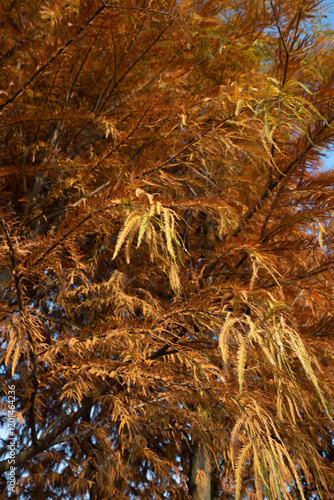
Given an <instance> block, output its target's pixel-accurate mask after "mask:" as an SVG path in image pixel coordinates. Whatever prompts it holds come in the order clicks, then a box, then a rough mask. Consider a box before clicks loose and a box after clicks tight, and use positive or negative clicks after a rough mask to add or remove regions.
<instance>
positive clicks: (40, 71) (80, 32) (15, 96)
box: [0, 4, 106, 111]
mask: <svg viewBox="0 0 334 500" xmlns="http://www.w3.org/2000/svg"><path fill="white" fill-rule="evenodd" d="M105 8H106V5H105V4H102V5H101V7H99V8H98V9H97V10H96V11H95V12H94V14H93V15H92V16H91V17H90V18H89V20H88V21H87V22H86V24H85V25H84V26H81V28H79V29H78V31H77V33H76V34H75V35H74V37H73V38H69V39H68V40H67V42H66V43H65V44H64V45H63V46H62V47H60V48H59V49H58V50H57V52H56V53H55V54H54V55H53V56H51V57H49V59H48V60H47V61H46V62H45V63H44V64H42V65H41V66H40V67H39V68H38V69H37V70H36V71H35V73H33V74H32V75H31V77H30V78H29V79H28V80H26V81H25V82H24V84H23V85H21V87H20V88H19V89H18V90H17V91H16V92H14V94H13V95H12V96H11V97H10V98H9V99H7V100H6V101H5V102H3V103H2V104H0V111H1V110H2V109H4V108H5V107H6V106H8V105H9V104H11V103H12V102H14V101H15V99H16V98H17V97H18V96H19V95H21V94H22V92H23V91H24V90H25V89H26V88H27V87H29V85H30V84H31V83H32V82H33V81H34V80H35V79H36V78H37V77H38V76H39V75H40V74H42V73H43V72H44V71H45V70H46V69H47V68H48V66H50V64H52V63H53V62H54V61H55V60H56V59H57V58H58V57H59V56H60V55H61V54H63V53H64V52H65V51H66V50H67V49H68V47H69V46H70V45H72V43H73V42H74V41H75V40H76V39H77V38H78V37H79V36H81V35H82V33H83V32H84V31H85V29H86V28H88V26H89V25H90V24H91V23H92V22H93V21H94V19H95V18H96V17H97V16H98V15H99V14H100V13H101V12H102V11H103V10H104V9H105Z"/></svg>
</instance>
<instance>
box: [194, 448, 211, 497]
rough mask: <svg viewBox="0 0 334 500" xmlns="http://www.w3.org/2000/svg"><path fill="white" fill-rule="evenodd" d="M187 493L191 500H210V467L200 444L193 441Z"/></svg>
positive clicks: (207, 457) (206, 455)
mask: <svg viewBox="0 0 334 500" xmlns="http://www.w3.org/2000/svg"><path fill="white" fill-rule="evenodd" d="M189 493H190V495H191V498H192V499H193V500H211V466H210V459H209V456H208V454H207V453H206V451H205V448H204V447H203V445H202V443H201V442H200V441H198V440H195V441H194V443H193V445H192V455H191V460H190V471H189Z"/></svg>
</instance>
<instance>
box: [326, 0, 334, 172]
mask: <svg viewBox="0 0 334 500" xmlns="http://www.w3.org/2000/svg"><path fill="white" fill-rule="evenodd" d="M328 5H329V7H328V9H327V12H326V15H327V19H324V24H330V25H331V27H332V28H333V30H334V2H329V4H328ZM333 38H334V35H333ZM324 168H325V169H326V170H327V169H332V168H334V151H332V152H329V153H327V154H326V157H325V158H324Z"/></svg>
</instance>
